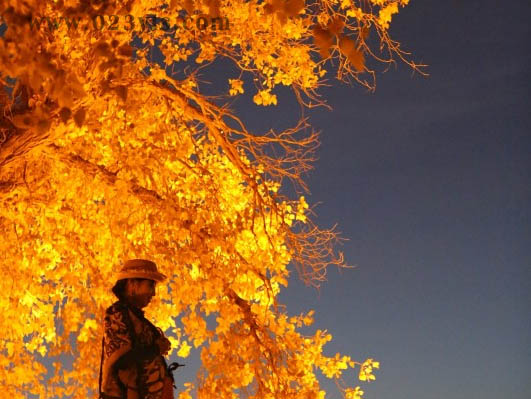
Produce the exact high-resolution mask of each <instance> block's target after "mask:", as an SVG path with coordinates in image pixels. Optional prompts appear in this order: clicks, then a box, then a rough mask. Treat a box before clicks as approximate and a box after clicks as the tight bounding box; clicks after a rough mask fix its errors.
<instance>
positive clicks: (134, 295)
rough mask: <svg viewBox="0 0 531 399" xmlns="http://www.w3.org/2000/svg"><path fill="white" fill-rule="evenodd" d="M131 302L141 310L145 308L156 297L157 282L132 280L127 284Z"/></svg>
mask: <svg viewBox="0 0 531 399" xmlns="http://www.w3.org/2000/svg"><path fill="white" fill-rule="evenodd" d="M127 284H128V287H127V292H128V296H129V298H130V300H131V301H132V302H133V303H134V304H135V305H136V306H137V307H139V308H144V307H146V306H147V305H149V303H150V302H151V298H152V297H153V296H155V284H156V283H155V281H153V280H148V279H131V280H129V282H128V283H127Z"/></svg>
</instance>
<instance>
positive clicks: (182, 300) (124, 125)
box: [0, 0, 419, 399]
mask: <svg viewBox="0 0 531 399" xmlns="http://www.w3.org/2000/svg"><path fill="white" fill-rule="evenodd" d="M407 3H408V0H370V1H369V0H313V1H304V0H271V1H257V0H201V1H191V0H171V1H170V0H168V1H160V0H159V1H153V0H128V1H102V0H101V1H90V0H54V1H37V0H26V1H18V0H7V1H3V2H2V3H0V15H2V18H3V21H4V25H3V26H2V28H1V29H2V30H3V31H4V33H3V36H2V37H1V38H0V84H1V85H3V86H4V90H1V92H0V104H1V105H2V114H0V201H1V207H0V232H1V240H0V257H1V261H0V272H1V274H2V278H1V279H0V292H1V293H0V300H1V302H2V309H3V311H2V313H1V314H0V325H1V326H2V328H1V332H0V347H1V348H2V350H1V352H0V387H1V391H2V392H4V393H3V395H4V396H5V397H13V398H21V397H25V395H26V394H29V393H32V394H36V395H39V397H41V398H53V397H59V398H61V397H66V396H69V395H71V397H72V398H83V399H85V398H87V397H89V395H90V394H91V393H93V392H94V390H95V389H96V388H97V381H98V374H97V373H98V365H99V356H100V353H99V348H100V339H101V336H102V331H101V328H102V323H101V320H102V316H103V311H104V309H105V308H106V307H107V306H108V305H109V304H110V303H111V302H112V301H113V297H112V294H111V293H110V287H111V284H112V275H113V272H114V271H116V268H117V267H119V262H120V261H122V260H124V259H127V258H133V257H145V258H148V259H152V260H153V261H155V262H156V263H157V264H158V265H159V268H160V269H161V271H162V272H163V273H165V274H167V275H168V276H169V277H170V279H169V283H168V284H167V285H165V286H162V287H160V288H159V290H160V291H159V293H158V297H157V299H156V301H155V303H154V304H153V305H152V306H151V307H150V308H148V309H147V315H148V317H150V318H152V319H153V320H154V321H155V323H156V324H157V325H159V326H161V327H162V329H163V330H165V331H166V332H167V333H168V334H170V335H171V340H172V343H173V347H174V353H177V354H178V355H179V356H182V357H186V356H187V355H188V352H189V350H190V348H191V346H192V345H193V346H194V347H201V363H202V366H201V369H200V371H199V373H198V375H197V379H196V381H192V382H190V383H189V384H186V387H187V388H186V389H187V390H186V391H184V392H181V393H180V395H181V396H180V398H182V399H184V398H188V397H190V396H191V395H193V396H196V397H197V398H216V399H218V398H219V399H223V398H236V397H250V398H260V399H267V398H324V395H325V392H324V391H323V390H322V389H321V388H320V386H319V381H318V379H317V375H316V373H317V371H319V370H320V371H321V372H322V373H323V374H324V375H325V376H326V377H328V378H334V379H336V380H337V381H338V386H339V388H340V390H341V391H342V392H343V393H344V395H345V396H346V397H347V398H358V397H360V396H361V393H362V392H361V391H360V388H359V387H355V386H354V385H355V383H354V382H353V381H350V382H349V381H346V382H343V380H342V379H341V376H342V375H343V373H344V371H345V370H347V369H348V368H357V369H358V370H357V371H358V373H359V378H360V379H361V380H370V379H373V378H374V376H373V375H372V372H371V371H372V368H373V367H377V366H378V365H377V363H376V362H372V360H371V359H368V360H367V361H364V362H357V361H354V360H353V359H351V358H350V357H349V356H346V355H340V354H337V355H336V356H335V357H328V356H325V355H324V354H323V345H324V344H325V343H326V342H328V341H329V340H330V339H331V336H330V334H328V333H327V332H326V331H319V330H318V331H315V333H313V334H311V335H308V336H306V335H303V334H302V333H301V332H300V331H301V327H302V326H303V325H310V324H311V323H312V314H313V313H312V312H311V311H310V312H309V313H307V314H301V315H295V316H290V315H288V313H287V312H286V310H285V308H284V307H283V306H281V304H279V303H278V302H277V299H276V298H277V295H278V293H279V291H280V289H281V286H284V287H286V286H287V279H288V274H289V270H290V268H289V267H288V266H290V265H293V266H294V267H295V268H296V270H297V271H298V273H299V276H300V277H301V278H302V279H303V280H304V281H305V282H306V283H308V284H313V285H316V286H317V285H318V284H319V282H320V281H323V280H324V279H325V275H326V268H327V267H328V266H330V265H339V266H345V264H344V261H343V257H342V256H341V254H340V253H337V252H336V251H335V249H334V243H335V242H336V241H337V239H338V236H337V234H336V232H335V231H334V230H326V229H321V228H319V227H318V226H316V225H315V224H314V223H312V219H311V214H309V212H308V204H307V203H306V201H305V198H304V196H298V197H297V198H288V197H287V196H286V195H282V194H281V192H282V190H281V188H282V187H283V185H284V184H285V183H286V182H287V181H291V182H293V183H294V184H295V186H296V187H299V188H302V189H303V190H304V189H306V186H305V185H304V181H303V180H302V179H301V174H302V173H303V172H304V171H306V170H308V169H309V168H310V167H311V161H312V159H313V157H314V155H313V154H314V150H315V148H316V145H317V144H318V136H317V134H316V133H314V132H313V131H310V130H309V129H308V128H309V126H308V123H307V120H306V119H305V118H303V117H301V119H300V121H299V123H297V124H296V125H295V126H293V128H290V129H287V130H285V131H281V132H278V131H273V130H269V131H267V132H251V131H248V129H246V127H245V125H244V124H243V123H242V121H241V120H240V119H239V118H238V117H237V116H236V115H234V114H233V113H232V112H231V110H230V109H229V108H228V107H227V106H224V105H223V104H222V103H220V101H219V100H220V98H221V99H223V97H219V98H216V99H215V101H214V99H211V98H209V97H207V96H205V95H204V94H202V93H201V90H200V88H199V85H198V77H199V76H200V75H199V74H200V70H201V69H202V68H203V69H204V68H208V67H209V65H211V64H212V62H213V61H215V60H217V59H221V58H225V59H227V60H229V61H230V62H232V63H233V65H234V66H235V67H236V68H237V70H239V71H240V73H239V75H237V76H227V88H226V93H221V94H224V95H225V96H226V97H224V98H229V97H231V96H238V95H241V93H243V92H244V87H245V89H246V90H251V87H253V85H254V88H253V89H252V90H254V91H253V93H252V94H253V101H254V102H255V103H256V104H257V105H260V106H268V105H276V104H277V102H278V100H277V98H276V94H275V88H276V87H277V86H279V85H284V86H288V87H289V88H291V89H292V90H293V92H294V93H295V95H296V98H297V99H298V101H299V102H300V104H301V106H302V108H304V107H313V106H316V105H320V104H321V105H322V104H323V101H322V100H321V99H320V97H319V95H318V92H317V89H318V87H319V86H320V85H322V83H323V79H324V78H325V75H326V73H328V74H330V73H331V72H332V71H333V73H334V74H336V77H337V78H338V79H339V80H342V81H349V80H351V79H353V80H354V81H357V82H358V83H360V84H362V85H364V86H366V87H368V88H374V84H375V80H374V78H375V70H376V69H377V68H378V65H383V66H384V67H385V66H386V65H389V64H391V63H393V62H394V61H395V60H403V61H404V62H406V63H408V64H409V65H410V66H411V67H412V68H414V69H418V67H419V66H418V65H416V64H414V63H413V62H411V61H410V60H409V59H408V58H407V54H406V53H405V52H403V51H402V50H401V48H400V46H399V44H398V43H397V42H396V41H394V40H392V39H391V38H390V37H389V35H388V27H389V23H390V21H391V19H392V17H393V15H394V14H396V13H397V12H398V11H399V8H400V7H402V6H405V5H406V4H407ZM219 23H221V24H222V25H219ZM226 23H228V26H224V27H223V24H226ZM212 24H214V25H212ZM114 28H116V29H114ZM139 43H140V44H139ZM153 47H157V48H158V49H160V51H161V53H162V56H163V59H164V63H156V62H152V61H151V59H150V58H149V51H150V49H151V48H153ZM184 66H186V67H187V68H188V69H187V70H186V71H187V72H186V73H185V76H184V77H183V78H181V79H178V78H175V76H172V74H171V71H172V70H175V69H179V70H181V71H182V69H183V68H184ZM64 354H67V355H68V354H71V355H74V359H75V360H74V363H73V366H72V368H71V369H69V368H67V367H64V365H63V364H62V363H61V362H60V361H59V360H58V356H60V355H64ZM45 358H49V359H54V363H53V370H51V371H49V372H50V373H51V375H52V377H50V378H47V379H46V378H45V375H46V374H47V373H48V370H47V369H46V367H45V366H44V363H43V359H45Z"/></svg>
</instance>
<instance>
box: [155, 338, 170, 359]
mask: <svg viewBox="0 0 531 399" xmlns="http://www.w3.org/2000/svg"><path fill="white" fill-rule="evenodd" d="M156 344H157V346H158V347H159V350H160V354H161V355H165V354H167V353H168V352H169V351H170V349H171V342H170V341H169V340H168V339H167V338H166V337H160V338H159V339H158V340H157V341H156Z"/></svg>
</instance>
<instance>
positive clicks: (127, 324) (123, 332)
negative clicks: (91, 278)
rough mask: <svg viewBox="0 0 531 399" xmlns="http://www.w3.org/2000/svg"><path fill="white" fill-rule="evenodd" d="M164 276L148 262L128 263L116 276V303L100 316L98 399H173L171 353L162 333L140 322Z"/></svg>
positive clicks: (132, 261)
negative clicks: (168, 358) (169, 362)
mask: <svg viewBox="0 0 531 399" xmlns="http://www.w3.org/2000/svg"><path fill="white" fill-rule="evenodd" d="M165 279H166V276H165V275H164V274H162V273H159V271H158V270H157V265H156V264H155V263H154V262H152V261H150V260H147V259H130V260H127V261H126V262H125V263H124V266H123V268H122V269H121V270H120V271H119V272H118V274H117V276H116V283H115V285H114V287H113V288H112V292H113V293H114V295H116V297H117V298H118V301H116V302H114V303H113V304H112V305H111V306H109V307H108V308H107V309H106V311H105V317H104V335H103V341H102V356H101V357H102V360H101V365H100V381H99V384H100V387H99V393H100V396H99V397H100V399H173V387H174V385H173V382H174V381H173V375H172V373H171V371H172V369H175V368H177V367H178V366H180V365H179V364H178V363H172V365H170V366H169V367H168V365H167V364H166V360H165V359H164V355H165V354H167V353H168V352H169V350H170V349H171V343H170V341H169V340H168V339H167V338H166V337H165V336H164V333H163V332H162V330H161V329H160V328H158V327H156V326H154V325H153V324H152V323H151V322H150V321H149V320H147V319H146V318H145V317H144V311H143V308H145V307H146V306H147V305H148V304H149V303H150V302H151V299H152V298H153V296H154V295H155V287H156V284H157V282H162V281H164V280H165Z"/></svg>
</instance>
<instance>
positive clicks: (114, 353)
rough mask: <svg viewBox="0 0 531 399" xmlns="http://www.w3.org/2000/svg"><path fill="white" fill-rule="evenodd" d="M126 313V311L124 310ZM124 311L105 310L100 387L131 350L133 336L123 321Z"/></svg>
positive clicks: (104, 384) (113, 308)
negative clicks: (103, 352)
mask: <svg viewBox="0 0 531 399" xmlns="http://www.w3.org/2000/svg"><path fill="white" fill-rule="evenodd" d="M125 311H126V310H125ZM123 312H124V309H121V308H120V307H118V306H111V307H110V308H108V309H107V311H106V313H105V319H104V336H105V345H104V350H105V355H106V359H105V362H104V366H103V368H102V386H103V387H105V386H106V381H107V379H108V378H110V374H111V372H112V370H113V368H114V367H115V366H116V365H117V363H118V364H121V365H123V362H121V361H120V362H119V360H120V359H121V358H122V356H124V355H125V354H127V353H128V352H130V351H131V350H132V348H133V336H132V332H131V331H130V328H129V326H128V323H127V322H126V320H125V317H126V316H125V315H124V313H123Z"/></svg>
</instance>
